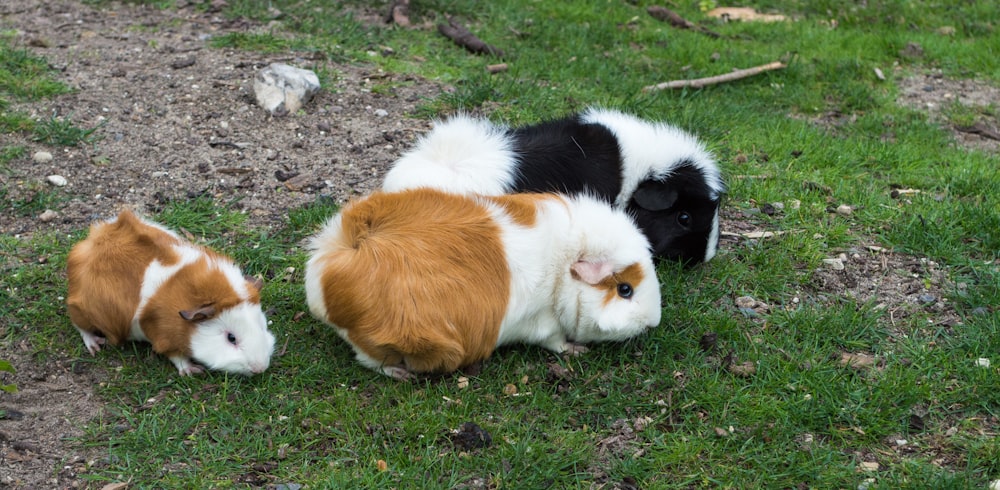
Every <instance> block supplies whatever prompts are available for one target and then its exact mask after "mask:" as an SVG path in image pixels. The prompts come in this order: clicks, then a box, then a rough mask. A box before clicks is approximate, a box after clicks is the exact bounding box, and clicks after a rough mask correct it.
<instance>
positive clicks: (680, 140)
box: [382, 108, 725, 264]
mask: <svg viewBox="0 0 1000 490" xmlns="http://www.w3.org/2000/svg"><path fill="white" fill-rule="evenodd" d="M414 187H434V188H437V189H442V190H447V191H450V192H458V193H475V194H483V195H500V194H507V193H513V192H561V193H571V194H572V193H588V194H591V195H594V196H597V197H599V198H601V199H603V200H605V201H607V202H609V203H611V204H613V205H614V206H615V207H617V208H620V209H625V210H627V211H628V213H629V214H630V215H631V216H633V217H634V218H635V221H636V224H637V225H638V226H639V228H641V229H642V231H643V233H645V235H646V237H647V238H648V239H649V242H650V245H651V247H652V250H653V255H654V256H655V257H657V258H662V259H669V260H678V261H682V262H687V263H691V264H694V263H698V262H705V261H708V260H710V259H711V258H712V257H714V256H715V253H716V249H717V246H718V241H719V202H720V199H721V194H722V193H723V191H724V190H725V185H724V184H723V181H722V177H721V175H720V172H719V168H718V166H717V165H716V163H715V159H714V158H713V157H712V155H711V154H710V153H709V152H708V151H707V150H706V149H705V147H704V146H703V145H702V144H701V142H699V141H698V139H697V138H695V137H694V136H693V135H691V134H689V133H687V132H685V131H683V130H681V129H679V128H676V127H674V126H671V125H669V124H666V123H662V122H651V121H645V120H642V119H639V118H637V117H635V116H632V115H630V114H626V113H623V112H619V111H614V110H607V109H598V108H590V109H587V110H586V111H584V112H582V113H579V114H574V115H571V116H569V117H566V118H563V119H556V120H550V121H543V122H541V123H538V124H534V125H529V126H523V127H518V128H509V127H506V126H501V125H497V124H494V123H492V122H490V121H489V120H487V119H477V118H473V117H470V116H466V115H457V116H455V117H452V118H451V119H448V120H446V121H439V122H438V123H437V124H435V126H434V129H433V130H431V131H430V132H429V133H427V134H425V135H424V136H423V137H422V138H421V139H420V140H419V141H418V142H417V144H416V145H415V147H414V148H413V149H412V150H410V151H409V152H407V153H406V154H404V155H403V156H402V157H401V158H400V159H399V160H398V161H396V162H395V163H394V164H393V167H392V168H391V169H390V170H389V172H388V173H387V174H386V176H385V180H384V182H383V184H382V189H383V190H387V191H397V190H401V189H409V188H414Z"/></svg>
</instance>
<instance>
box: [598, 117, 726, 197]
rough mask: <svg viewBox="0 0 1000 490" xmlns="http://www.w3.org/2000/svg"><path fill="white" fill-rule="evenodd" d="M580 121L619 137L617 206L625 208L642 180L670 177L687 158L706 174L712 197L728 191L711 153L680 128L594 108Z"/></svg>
mask: <svg viewBox="0 0 1000 490" xmlns="http://www.w3.org/2000/svg"><path fill="white" fill-rule="evenodd" d="M581 120H582V121H583V122H586V123H592V124H601V125H603V126H605V127H607V128H608V129H610V130H611V132H612V133H613V134H614V135H615V138H617V139H618V144H619V146H620V147H621V151H622V160H623V162H622V188H621V191H620V193H619V194H618V198H617V199H616V201H615V205H616V206H618V207H625V205H626V204H627V203H628V200H629V199H630V198H631V197H632V193H634V192H635V189H636V188H637V187H638V186H639V183H640V182H642V181H643V180H646V179H650V178H652V179H658V180H659V179H662V178H664V177H667V176H669V175H670V173H671V170H672V169H673V168H675V167H676V166H677V165H678V164H680V163H681V162H684V161H685V160H690V161H691V162H692V164H693V165H694V166H695V167H696V168H698V169H699V170H701V171H702V172H703V173H704V175H705V180H706V183H707V184H708V187H709V188H710V189H711V190H712V192H713V196H712V197H713V198H716V199H717V198H718V197H719V195H720V194H721V193H722V192H723V191H724V190H725V185H724V184H723V183H722V177H721V176H720V175H719V168H718V165H717V164H716V163H715V160H714V158H712V155H711V154H709V153H708V151H706V150H705V147H704V146H703V145H702V144H701V142H700V141H698V139H697V138H695V137H694V136H693V135H691V134H690V133H687V132H686V131H684V130H682V129H680V128H676V127H674V126H671V125H669V124H666V123H657V122H649V121H644V120H642V119H639V118H637V117H634V116H631V115H628V114H624V113H621V112H618V111H614V110H609V109H599V108H594V107H592V108H589V109H587V110H586V111H585V112H584V113H583V114H582V115H581Z"/></svg>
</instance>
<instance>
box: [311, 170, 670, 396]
mask: <svg viewBox="0 0 1000 490" xmlns="http://www.w3.org/2000/svg"><path fill="white" fill-rule="evenodd" d="M308 249H309V250H310V257H309V260H308V262H307V263H306V267H305V292H306V301H307V303H308V305H309V311H310V312H311V313H312V315H313V316H315V317H316V318H317V319H319V320H321V321H323V322H325V323H327V324H329V325H331V326H333V327H335V329H336V331H337V333H338V334H339V335H340V336H341V337H342V338H343V339H344V340H346V341H347V342H348V343H349V344H350V345H351V346H352V347H353V348H354V351H355V353H356V357H357V359H358V361H360V362H361V364H362V365H364V366H366V367H368V368H371V369H374V370H375V371H378V372H381V373H383V374H386V375H388V376H391V377H394V378H399V379H406V378H409V377H411V376H412V375H413V374H414V373H447V372H451V371H454V370H456V369H459V368H461V367H465V366H469V365H471V364H473V363H476V362H479V361H481V360H483V359H486V358H487V357H489V356H490V355H491V354H492V352H493V350H494V349H495V348H496V347H498V346H501V345H505V344H511V343H515V342H524V343H528V344H534V345H540V346H542V347H545V348H546V349H549V350H551V351H553V352H558V353H562V352H569V353H573V354H579V353H582V352H585V351H586V350H587V349H586V347H584V346H583V344H584V343H588V342H598V341H618V340H625V339H628V338H631V337H633V336H636V335H638V334H640V333H642V332H644V331H645V330H646V329H648V328H651V327H655V326H656V325H658V324H659V323H660V314H661V311H660V300H661V298H660V291H659V283H658V279H657V276H656V272H655V270H654V269H653V261H652V257H651V255H650V252H649V243H648V242H647V241H646V238H645V237H644V236H643V235H642V233H641V232H640V231H639V230H638V229H637V228H636V227H635V224H634V223H633V222H632V220H631V219H630V218H629V217H628V216H627V215H626V214H625V213H624V212H622V211H620V210H615V209H613V208H612V207H611V206H609V205H608V204H607V203H605V202H603V201H599V200H597V199H594V198H591V197H588V196H586V195H583V194H580V195H575V196H560V195H557V194H512V195H504V196H493V197H489V196H475V195H460V194H452V193H446V192H443V191H439V190H436V189H431V188H417V189H409V190H404V191H400V192H396V193H389V192H375V193H373V194H371V195H369V196H368V197H366V198H362V199H360V200H355V201H352V202H351V203H349V204H348V205H346V206H345V207H344V208H343V209H342V210H341V211H340V212H339V213H338V214H336V215H334V216H333V217H332V218H330V220H329V221H328V222H327V223H326V224H325V225H324V226H323V227H322V229H321V230H320V231H319V232H318V233H317V234H316V235H315V236H313V237H312V238H311V239H310V241H309V245H308Z"/></svg>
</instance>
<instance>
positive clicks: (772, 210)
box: [760, 204, 777, 216]
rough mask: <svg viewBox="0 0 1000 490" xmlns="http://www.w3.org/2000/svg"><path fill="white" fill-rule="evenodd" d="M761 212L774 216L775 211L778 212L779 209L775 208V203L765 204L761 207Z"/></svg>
mask: <svg viewBox="0 0 1000 490" xmlns="http://www.w3.org/2000/svg"><path fill="white" fill-rule="evenodd" d="M760 212H762V213H764V214H766V215H768V216H774V213H776V212H777V209H775V207H774V205H773V204H764V205H763V206H761V207H760Z"/></svg>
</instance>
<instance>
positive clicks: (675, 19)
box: [646, 5, 722, 37]
mask: <svg viewBox="0 0 1000 490" xmlns="http://www.w3.org/2000/svg"><path fill="white" fill-rule="evenodd" d="M646 12H647V13H649V15H651V16H652V17H653V18H654V19H656V20H659V21H662V22H667V23H669V24H670V25H672V26H674V27H676V28H678V29H691V30H693V31H698V32H700V33H702V34H705V35H706V36H711V37H722V34H719V33H718V32H715V31H711V30H708V29H706V28H704V27H701V26H699V25H697V24H695V23H694V22H691V21H689V20H687V19H685V18H684V17H681V16H680V15H678V14H677V12H674V11H673V10H670V9H668V8H666V7H661V6H659V5H653V6H652V7H649V8H647V9H646Z"/></svg>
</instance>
